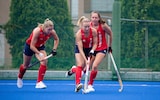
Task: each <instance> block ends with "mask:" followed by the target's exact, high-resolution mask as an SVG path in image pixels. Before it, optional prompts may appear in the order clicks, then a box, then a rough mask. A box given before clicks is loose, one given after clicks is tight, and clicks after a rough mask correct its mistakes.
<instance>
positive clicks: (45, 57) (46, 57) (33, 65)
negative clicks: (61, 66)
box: [28, 54, 53, 68]
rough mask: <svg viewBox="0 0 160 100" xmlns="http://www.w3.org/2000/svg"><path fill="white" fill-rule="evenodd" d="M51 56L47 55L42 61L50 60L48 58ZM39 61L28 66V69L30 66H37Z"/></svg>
mask: <svg viewBox="0 0 160 100" xmlns="http://www.w3.org/2000/svg"><path fill="white" fill-rule="evenodd" d="M52 56H53V55H52V54H50V55H48V56H46V57H45V58H44V60H46V59H48V58H50V57H52ZM40 62H41V61H36V62H34V63H33V64H30V65H29V66H28V68H30V67H32V66H35V65H37V64H38V63H40Z"/></svg>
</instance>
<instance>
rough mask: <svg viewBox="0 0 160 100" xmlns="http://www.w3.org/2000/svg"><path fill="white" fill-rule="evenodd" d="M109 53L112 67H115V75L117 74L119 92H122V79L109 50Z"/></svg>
mask: <svg viewBox="0 0 160 100" xmlns="http://www.w3.org/2000/svg"><path fill="white" fill-rule="evenodd" d="M109 54H110V56H111V60H112V63H113V66H114V69H115V71H116V73H117V76H118V81H119V85H120V89H119V92H122V90H123V83H122V79H121V77H120V74H119V72H118V69H117V65H116V63H115V60H114V58H113V55H112V53H111V52H110V53H109Z"/></svg>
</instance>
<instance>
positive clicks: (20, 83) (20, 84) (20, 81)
mask: <svg viewBox="0 0 160 100" xmlns="http://www.w3.org/2000/svg"><path fill="white" fill-rule="evenodd" d="M17 87H18V88H22V87H23V81H22V79H21V78H17Z"/></svg>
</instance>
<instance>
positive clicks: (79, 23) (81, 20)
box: [77, 16, 90, 27]
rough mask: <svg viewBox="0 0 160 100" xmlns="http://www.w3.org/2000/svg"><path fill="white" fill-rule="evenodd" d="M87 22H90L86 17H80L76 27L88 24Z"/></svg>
mask: <svg viewBox="0 0 160 100" xmlns="http://www.w3.org/2000/svg"><path fill="white" fill-rule="evenodd" d="M89 21H90V20H89V19H88V18H87V17H85V16H82V17H81V18H79V19H78V22H77V26H79V27H81V26H82V23H83V22H89Z"/></svg>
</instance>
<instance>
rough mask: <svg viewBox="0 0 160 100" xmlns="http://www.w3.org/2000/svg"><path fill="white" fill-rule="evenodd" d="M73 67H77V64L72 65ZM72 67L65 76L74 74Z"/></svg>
mask: <svg viewBox="0 0 160 100" xmlns="http://www.w3.org/2000/svg"><path fill="white" fill-rule="evenodd" d="M72 68H76V66H72ZM72 68H71V69H70V70H69V71H67V72H66V74H65V77H69V76H72V75H73V74H74V73H73V72H72Z"/></svg>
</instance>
